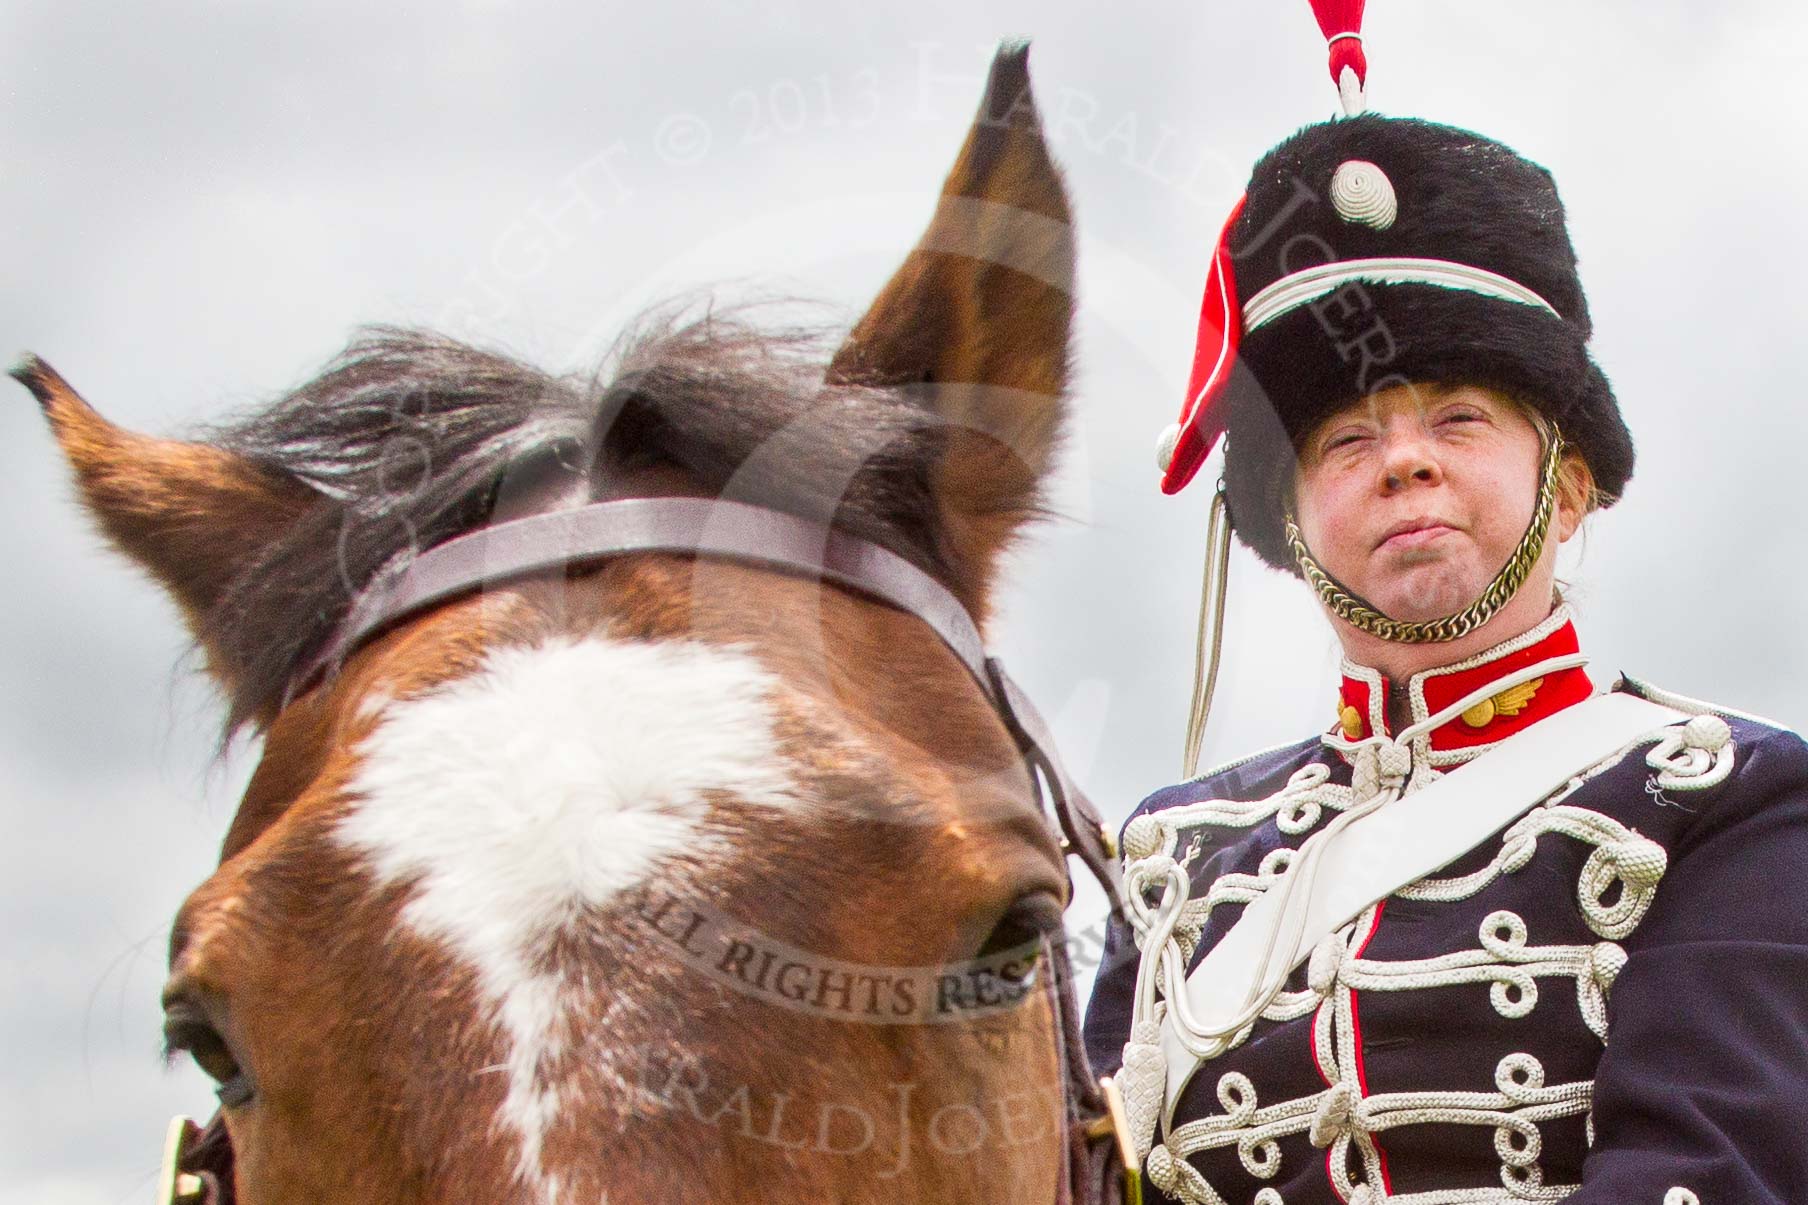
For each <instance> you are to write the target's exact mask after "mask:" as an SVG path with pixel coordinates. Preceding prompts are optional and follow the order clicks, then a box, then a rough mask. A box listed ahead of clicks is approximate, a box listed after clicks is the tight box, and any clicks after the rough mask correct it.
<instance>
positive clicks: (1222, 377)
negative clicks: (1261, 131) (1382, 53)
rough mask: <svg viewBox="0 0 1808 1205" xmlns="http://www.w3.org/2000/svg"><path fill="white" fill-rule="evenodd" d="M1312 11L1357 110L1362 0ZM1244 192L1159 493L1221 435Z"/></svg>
mask: <svg viewBox="0 0 1808 1205" xmlns="http://www.w3.org/2000/svg"><path fill="white" fill-rule="evenodd" d="M1310 3H1311V5H1312V14H1313V16H1315V17H1317V18H1318V27H1319V29H1320V30H1322V31H1323V32H1324V35H1325V41H1326V44H1327V46H1328V47H1329V49H1330V69H1331V80H1332V82H1333V83H1335V84H1336V85H1337V91H1338V94H1339V96H1340V97H1341V98H1342V100H1343V110H1344V113H1345V115H1346V116H1349V115H1353V114H1356V113H1360V112H1362V110H1363V108H1364V97H1363V92H1364V89H1365V88H1366V87H1367V84H1368V74H1369V63H1368V58H1367V57H1366V56H1365V55H1364V54H1363V52H1362V9H1363V5H1364V4H1365V3H1366V0H1310ZM1244 200H1245V198H1241V197H1240V198H1238V200H1237V203H1236V204H1235V205H1234V206H1232V207H1231V211H1230V217H1229V218H1227V219H1225V222H1224V228H1223V229H1222V230H1221V231H1219V233H1218V244H1217V246H1216V247H1215V248H1214V249H1213V251H1212V263H1211V268H1210V270H1209V271H1208V272H1207V273H1206V278H1205V298H1204V301H1203V302H1202V303H1201V305H1200V307H1199V334H1198V339H1197V342H1196V343H1195V344H1194V348H1193V371H1192V373H1191V375H1190V376H1189V378H1188V380H1187V392H1186V403H1185V405H1183V406H1182V407H1181V411H1180V421H1179V422H1178V423H1176V424H1174V425H1173V426H1170V427H1169V428H1168V429H1167V430H1166V431H1165V432H1163V433H1162V438H1161V446H1160V448H1159V449H1158V453H1157V454H1158V456H1159V459H1160V463H1161V470H1162V478H1161V492H1162V493H1164V494H1174V493H1178V492H1179V491H1180V490H1182V489H1184V488H1185V487H1186V484H1187V482H1189V481H1191V480H1192V479H1193V476H1194V474H1196V473H1197V472H1198V471H1199V466H1200V465H1201V464H1203V463H1205V458H1206V457H1207V456H1209V455H1211V451H1212V448H1213V447H1214V446H1215V445H1216V444H1217V442H1218V440H1219V439H1220V438H1222V437H1223V435H1224V413H1223V406H1222V405H1221V404H1220V402H1221V399H1222V397H1223V395H1224V387H1225V385H1226V383H1227V382H1228V381H1229V380H1230V375H1231V370H1232V369H1233V368H1234V367H1235V366H1236V361H1237V347H1238V345H1239V344H1240V343H1241V342H1242V339H1243V304H1242V301H1241V300H1240V299H1239V298H1238V296H1237V282H1236V275H1235V272H1234V270H1233V268H1232V265H1231V256H1230V232H1231V228H1232V227H1233V226H1235V225H1236V224H1237V219H1238V218H1239V217H1240V216H1242V213H1243V203H1244Z"/></svg>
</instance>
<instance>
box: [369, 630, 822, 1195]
mask: <svg viewBox="0 0 1808 1205" xmlns="http://www.w3.org/2000/svg"><path fill="white" fill-rule="evenodd" d="M777 688H778V684H777V682H776V681H775V680H774V679H773V678H772V676H771V675H770V674H769V673H767V671H766V670H765V669H763V668H762V667H761V666H760V664H759V663H758V662H757V661H755V660H754V659H753V658H752V657H751V656H749V655H748V654H747V653H745V652H743V651H740V650H737V649H732V648H721V647H714V646H711V645H707V644H702V643H697V642H689V641H663V642H642V641H628V640H618V639H609V638H603V637H590V638H587V639H570V638H564V637H561V638H555V639H550V640H547V641H545V642H543V643H540V644H537V645H532V646H526V647H502V648H497V649H494V650H492V651H491V652H490V654H489V656H488V659H487V661H486V663H485V665H484V666H483V668H482V669H480V670H479V671H478V672H476V673H474V674H471V675H469V676H467V677H464V678H460V679H456V680H454V681H452V682H448V683H446V684H445V685H444V686H442V687H440V688H438V689H437V690H434V691H433V692H432V693H429V694H427V695H424V696H421V697H417V698H413V699H409V700H407V701H405V702H398V703H390V704H388V705H387V706H385V707H384V709H383V711H382V713H381V715H380V718H379V720H378V724H377V727H376V729H375V730H374V731H373V732H372V733H371V734H370V736H369V737H367V738H366V739H365V741H364V742H363V744H362V747H361V749H360V754H361V759H362V760H361V763H360V766H359V769H358V771H357V774H356V777H355V778H354V779H353V781H352V783H351V784H350V788H349V794H350V796H351V803H350V810H349V811H348V813H347V814H346V816H345V818H344V819H343V820H341V821H340V822H339V824H338V825H337V827H336V830H335V836H336V838H337V840H338V841H339V842H340V843H341V844H342V845H343V846H345V847H347V848H348V849H351V850H354V851H356V852H357V853H358V854H359V855H360V858H361V861H362V862H363V864H364V865H365V866H366V867H368V869H369V871H370V873H371V874H372V875H373V876H374V877H375V879H376V882H377V885H378V886H379V887H383V888H386V887H391V886H396V885H406V886H407V887H408V890H409V896H408V902H407V903H406V904H405V905H404V906H403V908H402V909H401V911H400V913H399V917H398V923H399V924H400V925H402V926H405V927H406V928H407V929H408V930H410V931H411V932H412V933H414V934H415V935H417V936H419V937H422V938H426V939H428V940H431V941H436V942H439V943H442V944H443V945H444V946H445V947H446V948H447V949H448V950H449V952H451V953H452V954H453V955H454V956H455V957H457V958H458V959H459V960H460V961H461V962H462V963H464V964H465V965H466V966H467V967H468V968H469V969H470V971H471V972H472V973H473V975H474V976H475V979H476V982H477V984H478V987H479V990H480V991H481V993H482V998H483V1004H484V1006H485V1008H486V1011H487V1013H488V1017H487V1019H488V1020H489V1021H490V1022H491V1023H492V1024H494V1025H496V1026H498V1027H499V1028H500V1029H501V1030H502V1031H503V1035H504V1037H505V1040H506V1042H507V1043H508V1049H509V1056H508V1063H507V1073H508V1077H509V1088H508V1095H507V1098H506V1099H505V1101H504V1102H503V1105H502V1110H501V1113H502V1115H501V1117H500V1118H499V1120H500V1121H502V1122H504V1123H505V1124H506V1126H507V1127H508V1128H510V1129H512V1130H513V1131H514V1132H515V1133H516V1134H517V1135H518V1136H519V1140H520V1143H521V1151H520V1160H519V1164H518V1172H519V1174H520V1175H521V1177H522V1179H523V1180H524V1181H526V1182H527V1183H529V1184H536V1185H538V1186H539V1187H541V1188H542V1189H543V1190H546V1189H548V1188H549V1187H550V1183H549V1182H548V1181H547V1180H546V1178H545V1174H544V1171H543V1169H542V1167H541V1163H540V1147H541V1140H542V1136H543V1134H544V1131H545V1129H546V1127H547V1126H548V1125H549V1124H550V1123H551V1122H552V1120H553V1119H554V1118H555V1117H556V1116H557V1113H558V1091H557V1087H556V1085H547V1084H545V1083H543V1082H541V1079H540V1069H541V1068H542V1066H543V1064H546V1063H550V1062H554V1061H556V1060H558V1059H559V1058H560V1057H561V1055H562V1053H563V1049H562V1048H563V1044H564V1042H565V1040H566V1039H567V1038H568V1037H569V1036H570V1034H569V1029H570V1023H569V1021H568V1019H567V1017H566V1014H567V1013H568V1011H570V1010H571V1009H573V1008H581V1007H582V1005H583V1000H582V999H581V996H582V995H583V994H584V993H585V992H586V990H587V989H585V988H584V987H581V986H580V985H574V984H571V983H568V982H566V981H565V979H564V977H562V976H561V975H560V974H559V973H558V972H557V970H556V969H555V970H551V971H548V970H543V969H537V968H545V967H555V968H556V966H557V965H558V964H557V962H556V961H555V960H554V959H552V958H551V957H549V946H550V944H551V942H552V941H553V940H555V939H556V938H557V937H558V936H559V935H560V934H562V933H564V932H565V931H567V929H568V928H569V927H570V926H571V925H572V924H573V923H574V922H576V921H578V920H580V919H581V918H582V916H583V914H584V912H585V910H586V909H602V908H604V907H606V906H608V905H609V904H610V903H612V902H614V901H615V900H616V898H617V897H618V896H619V895H620V894H621V893H622V892H623V891H626V890H629V889H632V888H635V887H639V886H643V885H646V884H648V883H649V882H651V881H653V880H655V879H657V878H658V877H659V876H660V875H661V874H662V873H664V872H666V871H668V870H669V869H670V868H671V864H672V862H673V860H674V859H676V858H678V857H680V856H683V857H684V859H685V860H686V861H687V862H688V863H690V865H692V866H697V865H699V864H701V865H703V866H705V867H706V866H707V865H708V864H709V863H710V862H711V861H713V860H717V859H722V858H728V857H732V856H733V852H734V851H733V850H732V849H729V848H726V847H725V844H724V840H723V838H721V837H720V836H716V835H712V834H711V833H710V831H709V830H708V828H707V820H708V815H709V807H710V796H711V794H712V793H715V794H718V795H721V796H728V795H732V796H733V798H734V799H735V800H736V802H737V803H738V804H740V805H743V806H745V805H753V806H757V807H763V808H773V809H778V810H781V811H782V810H789V809H792V808H794V807H796V806H797V805H798V797H797V795H796V792H795V788H794V785H793V783H792V781H791V778H790V776H789V775H788V774H787V773H786V772H785V762H784V761H783V759H782V758H781V757H780V756H779V751H778V748H777V741H776V739H775V736H774V732H773V715H772V712H771V710H770V708H769V706H768V701H769V700H770V698H771V697H772V695H773V692H774V691H775V690H776V689H777Z"/></svg>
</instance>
